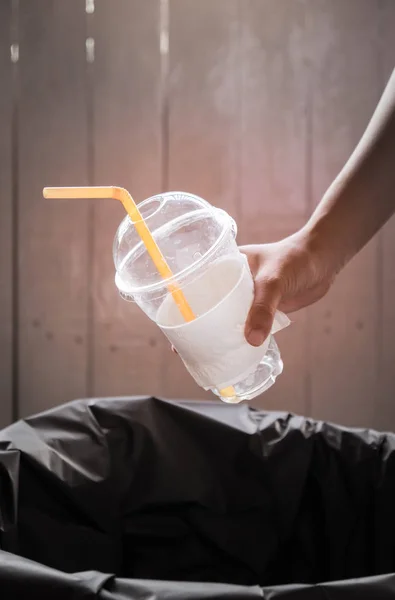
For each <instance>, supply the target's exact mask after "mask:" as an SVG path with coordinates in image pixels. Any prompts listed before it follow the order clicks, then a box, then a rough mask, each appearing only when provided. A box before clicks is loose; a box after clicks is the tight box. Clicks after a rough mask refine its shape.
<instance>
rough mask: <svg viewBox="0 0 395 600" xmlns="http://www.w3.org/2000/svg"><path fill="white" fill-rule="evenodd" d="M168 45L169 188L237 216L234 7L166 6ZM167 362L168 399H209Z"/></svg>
mask: <svg viewBox="0 0 395 600" xmlns="http://www.w3.org/2000/svg"><path fill="white" fill-rule="evenodd" d="M169 41H170V49H169V89H168V102H169V106H168V110H169V172H168V183H169V188H170V189H172V190H183V191H188V192H192V193H195V194H197V195H199V196H202V197H203V198H205V199H206V200H208V201H209V202H212V203H213V204H214V205H216V206H220V207H221V208H224V209H225V210H227V211H228V212H229V213H230V214H232V215H233V216H235V217H237V213H238V204H237V203H238V198H237V194H238V189H237V178H238V140H239V137H238V136H239V129H238V123H239V98H238V76H239V69H238V62H237V61H238V54H237V52H238V9H237V2H236V1H235V0H214V1H213V0H200V1H199V2H195V1H194V0H169ZM165 363H166V367H165V369H164V386H163V387H164V393H165V395H166V396H168V397H172V398H193V399H195V398H196V399H205V398H208V399H213V396H212V395H211V394H208V393H206V392H204V390H202V389H201V388H199V387H198V386H197V385H196V384H195V382H194V381H193V379H192V377H191V376H190V375H189V373H188V372H187V371H186V369H185V367H184V366H183V364H182V362H181V360H180V359H179V358H178V357H177V356H174V355H171V353H169V354H168V353H167V350H166V354H165Z"/></svg>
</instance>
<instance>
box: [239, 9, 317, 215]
mask: <svg viewBox="0 0 395 600" xmlns="http://www.w3.org/2000/svg"><path fill="white" fill-rule="evenodd" d="M241 6H242V37H241V40H242V100H241V107H242V158H241V161H242V183H241V198H242V206H241V209H242V214H243V219H244V220H245V221H247V222H248V223H249V222H253V223H254V222H255V221H257V220H259V221H261V222H262V223H264V222H265V221H266V220H267V219H268V218H270V217H271V216H277V217H278V216H281V217H285V218H289V217H290V216H299V217H300V216H303V217H304V216H305V215H306V158H307V157H306V151H305V150H306V135H307V133H308V129H307V113H306V100H307V92H308V87H307V70H306V63H305V54H306V48H305V43H304V34H305V20H306V6H305V2H303V0H277V1H276V2H272V1H271V0H246V1H245V2H242V3H241Z"/></svg>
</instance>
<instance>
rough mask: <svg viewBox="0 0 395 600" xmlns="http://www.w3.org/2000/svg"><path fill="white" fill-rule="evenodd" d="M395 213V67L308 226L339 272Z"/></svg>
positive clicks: (327, 262)
mask: <svg viewBox="0 0 395 600" xmlns="http://www.w3.org/2000/svg"><path fill="white" fill-rule="evenodd" d="M394 212H395V71H394V72H393V73H392V76H391V79H390V81H389V82H388V85H387V87H386V89H385V91H384V94H383V96H382V98H381V100H380V102H379V104H378V106H377V108H376V110H375V112H374V115H373V117H372V119H371V121H370V123H369V125H368V127H367V129H366V131H365V133H364V135H363V137H362V138H361V140H360V142H359V144H358V146H357V147H356V149H355V150H354V152H353V154H352V155H351V157H350V159H349V160H348V162H347V163H346V165H345V166H344V168H343V169H342V171H341V172H340V173H339V175H338V176H337V178H336V179H335V181H334V182H333V183H332V185H331V186H330V187H329V189H328V190H327V192H326V193H325V195H324V197H323V198H322V200H321V202H320V204H319V205H318V206H317V208H316V210H315V211H314V213H313V215H312V216H311V218H310V220H309V221H308V223H307V225H306V226H305V228H304V231H305V233H307V236H308V239H309V243H310V244H311V246H312V247H313V248H314V250H315V251H316V252H318V253H319V254H320V256H321V258H322V259H323V261H324V263H325V265H326V267H327V268H328V269H329V270H332V271H333V272H338V271H339V270H340V269H341V268H342V267H343V266H344V265H345V264H346V263H347V262H348V261H349V260H350V259H351V258H352V257H353V256H354V255H355V254H356V253H357V252H358V251H359V250H360V249H361V248H362V247H363V246H364V245H365V244H366V243H367V242H368V241H369V240H370V239H371V238H372V237H373V235H374V234H375V233H376V232H377V231H378V230H379V229H380V228H381V227H382V225H383V224H384V223H385V222H386V221H387V220H388V219H389V218H390V217H391V215H392V214H393V213H394Z"/></svg>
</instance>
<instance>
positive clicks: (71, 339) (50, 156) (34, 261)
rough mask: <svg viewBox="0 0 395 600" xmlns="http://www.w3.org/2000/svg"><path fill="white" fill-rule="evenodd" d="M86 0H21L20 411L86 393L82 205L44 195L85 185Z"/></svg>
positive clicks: (84, 209) (85, 266) (84, 214)
mask: <svg viewBox="0 0 395 600" xmlns="http://www.w3.org/2000/svg"><path fill="white" fill-rule="evenodd" d="M84 9H85V5H84V2H82V1H80V0H69V1H68V2H63V1H62V0H36V1H35V2H31V1H30V0H20V63H19V66H20V122H19V158H20V182H19V215H20V219H19V239H18V244H19V256H20V261H19V293H20V295H19V310H20V337H19V348H20V381H19V390H20V412H21V415H22V416H24V415H27V414H29V413H32V412H35V411H38V410H41V409H45V408H48V407H50V406H53V405H55V404H59V403H61V402H65V401H68V400H71V399H73V398H76V397H78V396H84V395H85V394H86V327H87V284H86V274H87V269H88V262H87V239H86V235H87V214H88V213H87V210H88V208H87V205H86V204H85V205H83V204H79V203H77V202H75V203H73V202H71V201H69V200H64V201H53V202H50V201H45V200H43V198H42V188H43V187H44V186H45V185H55V186H56V185H70V184H74V185H81V184H82V185H86V183H87V128H86V97H85V87H86V86H85V84H86V82H85V72H86V67H85V12H84Z"/></svg>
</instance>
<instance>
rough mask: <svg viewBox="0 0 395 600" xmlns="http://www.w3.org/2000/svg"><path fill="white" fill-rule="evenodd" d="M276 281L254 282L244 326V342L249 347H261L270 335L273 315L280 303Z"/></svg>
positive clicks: (261, 280) (263, 280)
mask: <svg viewBox="0 0 395 600" xmlns="http://www.w3.org/2000/svg"><path fill="white" fill-rule="evenodd" d="M280 297H281V293H280V289H279V284H278V282H277V281H268V280H265V279H261V278H260V279H259V280H256V281H255V295H254V301H253V303H252V306H251V309H250V312H249V315H248V317H247V322H246V326H245V336H246V340H247V342H248V343H249V344H251V346H261V345H262V344H263V342H264V341H265V339H266V338H267V337H268V335H269V334H270V331H271V329H272V325H273V320H274V315H275V313H276V310H277V306H278V304H279V302H280Z"/></svg>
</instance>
